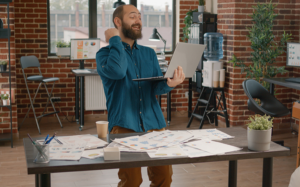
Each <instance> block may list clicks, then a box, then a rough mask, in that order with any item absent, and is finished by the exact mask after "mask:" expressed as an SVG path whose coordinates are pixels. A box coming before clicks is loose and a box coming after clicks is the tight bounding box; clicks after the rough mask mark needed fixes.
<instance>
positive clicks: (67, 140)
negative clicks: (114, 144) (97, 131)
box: [57, 134, 108, 149]
mask: <svg viewBox="0 0 300 187" xmlns="http://www.w3.org/2000/svg"><path fill="white" fill-rule="evenodd" d="M57 139H58V140H59V141H61V142H62V143H63V144H66V145H80V144H82V143H85V149H95V148H97V147H98V148H100V147H104V146H106V145H107V144H108V143H107V142H106V141H103V140H101V139H99V138H97V137H95V136H93V135H90V134H84V135H75V136H62V137H58V138H57Z"/></svg>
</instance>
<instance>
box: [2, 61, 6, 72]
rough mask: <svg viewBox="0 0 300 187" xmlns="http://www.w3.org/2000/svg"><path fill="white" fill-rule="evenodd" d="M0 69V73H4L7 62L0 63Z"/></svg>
mask: <svg viewBox="0 0 300 187" xmlns="http://www.w3.org/2000/svg"><path fill="white" fill-rule="evenodd" d="M0 69H1V71H2V72H5V71H6V69H7V61H5V60H2V61H0Z"/></svg>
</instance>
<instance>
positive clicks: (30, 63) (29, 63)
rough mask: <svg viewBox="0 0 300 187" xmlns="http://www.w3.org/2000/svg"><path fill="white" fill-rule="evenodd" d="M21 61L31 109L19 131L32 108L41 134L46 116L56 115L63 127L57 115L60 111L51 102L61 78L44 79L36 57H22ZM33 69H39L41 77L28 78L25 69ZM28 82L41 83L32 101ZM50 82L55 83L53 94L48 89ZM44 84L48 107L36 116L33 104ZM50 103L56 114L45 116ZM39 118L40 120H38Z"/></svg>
mask: <svg viewBox="0 0 300 187" xmlns="http://www.w3.org/2000/svg"><path fill="white" fill-rule="evenodd" d="M20 61H21V68H22V73H23V76H24V80H25V85H26V88H27V92H28V97H29V100H30V107H29V109H28V111H27V113H26V115H25V117H24V119H23V121H22V123H21V125H20V126H19V129H20V128H21V126H22V124H23V122H24V121H25V119H26V117H27V116H28V113H29V111H30V109H31V107H32V110H33V115H34V118H35V122H36V125H37V128H38V131H39V134H41V131H40V127H39V122H40V121H41V119H42V117H44V116H48V115H51V114H55V115H56V117H57V119H58V122H59V124H60V126H61V127H63V126H62V124H61V122H60V119H59V117H58V114H57V113H59V111H56V110H55V107H54V104H53V102H52V100H51V95H52V92H53V88H54V85H55V82H56V81H58V80H59V78H57V77H52V78H46V77H43V75H42V72H41V69H40V63H39V60H38V59H37V57H36V56H22V57H21V59H20ZM31 67H34V68H38V70H39V72H40V74H39V75H34V76H29V77H27V78H26V75H25V72H24V69H26V68H31ZM27 82H39V86H38V88H37V90H36V93H35V95H34V98H33V99H31V96H30V91H29V88H28V85H27ZM50 82H53V84H52V89H51V92H50V94H49V92H48V88H47V86H46V83H50ZM42 84H44V86H45V88H46V92H47V95H48V99H47V104H46V106H45V108H44V111H43V113H42V115H40V116H36V114H35V110H34V106H33V103H34V100H35V98H36V96H37V93H38V91H39V89H40V87H41V85H42ZM49 101H50V103H51V105H52V107H53V110H54V112H51V113H47V114H44V113H45V111H46V108H47V106H48V104H49ZM38 118H39V120H37V119H38Z"/></svg>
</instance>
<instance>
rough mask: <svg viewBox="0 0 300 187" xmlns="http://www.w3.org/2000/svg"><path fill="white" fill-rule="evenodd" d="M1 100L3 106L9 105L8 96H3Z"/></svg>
mask: <svg viewBox="0 0 300 187" xmlns="http://www.w3.org/2000/svg"><path fill="white" fill-rule="evenodd" d="M1 99H2V103H3V105H8V104H7V101H8V94H1Z"/></svg>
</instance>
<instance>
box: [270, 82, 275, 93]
mask: <svg viewBox="0 0 300 187" xmlns="http://www.w3.org/2000/svg"><path fill="white" fill-rule="evenodd" d="M270 94H272V95H274V84H273V83H270Z"/></svg>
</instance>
